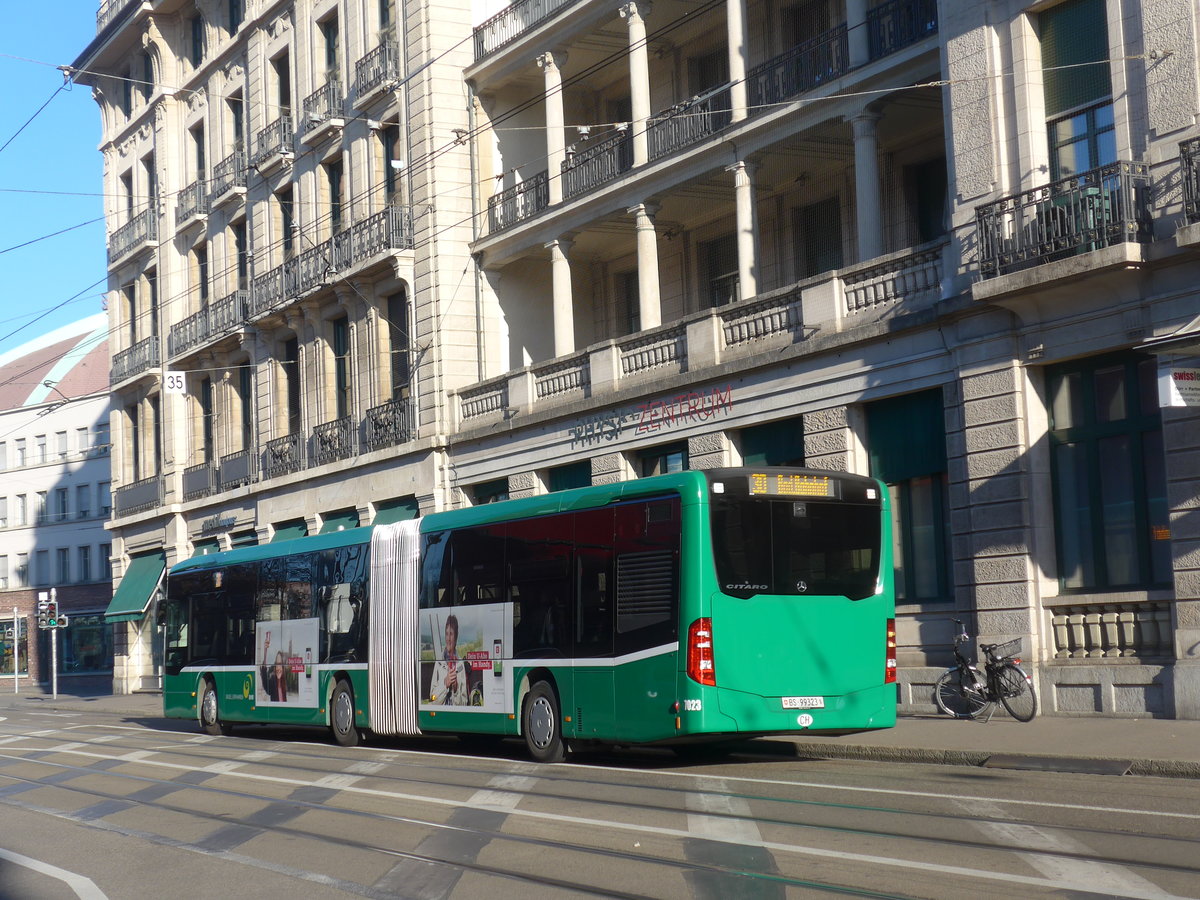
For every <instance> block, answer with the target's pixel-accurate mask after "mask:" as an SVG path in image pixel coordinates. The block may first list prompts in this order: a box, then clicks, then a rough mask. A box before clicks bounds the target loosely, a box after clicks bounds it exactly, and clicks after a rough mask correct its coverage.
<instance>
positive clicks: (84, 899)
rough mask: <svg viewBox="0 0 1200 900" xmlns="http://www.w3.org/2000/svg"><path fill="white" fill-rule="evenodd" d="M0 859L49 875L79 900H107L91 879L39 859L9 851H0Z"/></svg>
mask: <svg viewBox="0 0 1200 900" xmlns="http://www.w3.org/2000/svg"><path fill="white" fill-rule="evenodd" d="M0 859H5V860H8V861H9V862H10V863H13V864H14V865H18V866H21V867H22V868H24V869H32V870H33V871H35V872H39V873H41V874H42V875H49V876H50V877H51V878H54V879H56V880H58V881H61V882H63V883H64V884H66V885H67V887H69V888H70V889H71V890H73V891H74V892H75V896H76V897H78V898H79V900H108V897H107V896H105V894H104V892H103V891H102V890H100V888H98V887H96V883H95V882H94V881H92V879H90V878H87V877H86V876H84V875H80V874H78V873H77V872H68V871H67V870H66V869H60V868H59V867H58V866H52V865H50V863H45V862H42V861H41V860H40V859H31V858H30V857H28V856H22V855H21V854H20V853H13V852H12V851H10V850H0Z"/></svg>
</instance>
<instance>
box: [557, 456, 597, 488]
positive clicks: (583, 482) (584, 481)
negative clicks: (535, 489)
mask: <svg viewBox="0 0 1200 900" xmlns="http://www.w3.org/2000/svg"><path fill="white" fill-rule="evenodd" d="M546 476H547V477H546V487H548V488H549V489H550V490H551V491H569V490H571V489H572V488H581V487H587V486H588V485H590V484H591V483H592V462H591V460H589V459H584V460H580V461H579V462H573V463H567V465H565V466H555V467H554V468H553V469H551V470H550V471H549V472H547V473H546Z"/></svg>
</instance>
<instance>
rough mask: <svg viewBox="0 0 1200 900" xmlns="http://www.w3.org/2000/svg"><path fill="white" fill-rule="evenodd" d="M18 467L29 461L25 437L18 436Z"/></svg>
mask: <svg viewBox="0 0 1200 900" xmlns="http://www.w3.org/2000/svg"><path fill="white" fill-rule="evenodd" d="M16 448H17V467H18V468H20V467H21V466H25V465H28V463H29V461H28V459H27V458H26V455H25V438H17V442H16Z"/></svg>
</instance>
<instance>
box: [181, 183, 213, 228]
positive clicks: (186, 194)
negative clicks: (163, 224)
mask: <svg viewBox="0 0 1200 900" xmlns="http://www.w3.org/2000/svg"><path fill="white" fill-rule="evenodd" d="M207 215H208V186H207V184H206V183H205V182H204V181H203V180H200V181H193V182H192V183H191V184H189V185H188V186H187V187H185V188H184V189H183V190H182V191H180V192H179V196H178V197H177V198H176V200H175V228H176V229H180V228H183V226H185V225H187V224H188V223H189V222H190V221H191V220H192V219H198V218H200V217H202V216H207Z"/></svg>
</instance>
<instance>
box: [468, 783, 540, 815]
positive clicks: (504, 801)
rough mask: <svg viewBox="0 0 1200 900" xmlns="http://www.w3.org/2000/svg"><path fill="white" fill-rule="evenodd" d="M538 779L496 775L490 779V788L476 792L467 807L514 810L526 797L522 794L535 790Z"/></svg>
mask: <svg viewBox="0 0 1200 900" xmlns="http://www.w3.org/2000/svg"><path fill="white" fill-rule="evenodd" d="M535 784H537V779H536V778H530V777H529V776H528V775H495V776H493V777H492V778H489V779H488V786H487V787H486V788H483V789H481V790H478V791H476V792H475V793H474V794H472V795H471V796H470V798H468V800H467V802H466V804H464V805H466V806H471V807H479V808H482V807H486V808H488V809H495V810H513V809H516V808H517V804H518V803H520V802H521V799H522V797H523V796H524V794H523V793H521V792H523V791H524V792H528V791H531V790H533V786H534V785H535Z"/></svg>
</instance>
